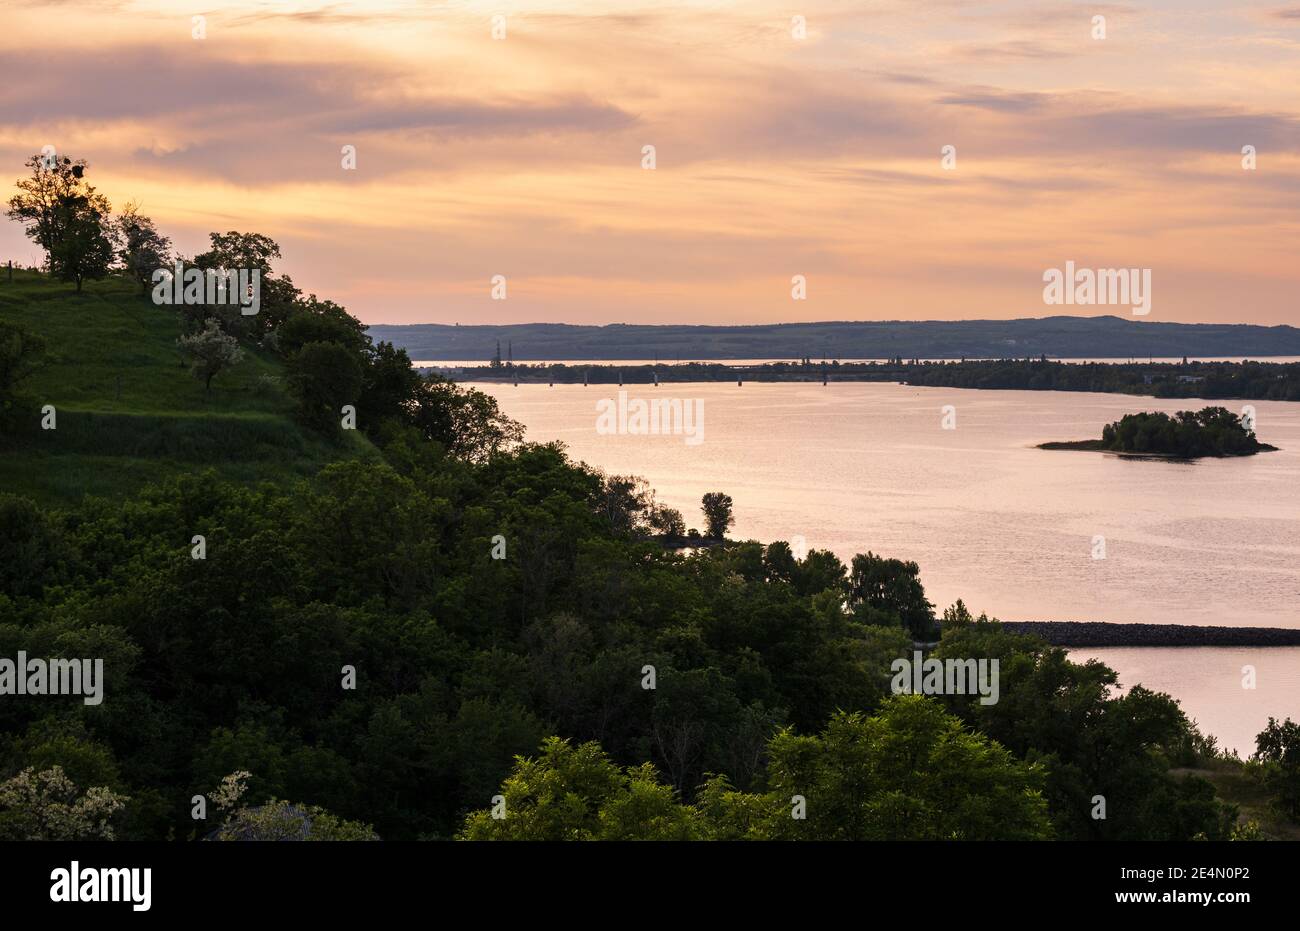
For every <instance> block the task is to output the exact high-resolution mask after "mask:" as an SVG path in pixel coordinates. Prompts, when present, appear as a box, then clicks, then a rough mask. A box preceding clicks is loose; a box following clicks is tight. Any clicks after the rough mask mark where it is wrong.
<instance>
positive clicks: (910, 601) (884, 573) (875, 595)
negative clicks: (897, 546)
mask: <svg viewBox="0 0 1300 931" xmlns="http://www.w3.org/2000/svg"><path fill="white" fill-rule="evenodd" d="M920 572H921V567H920V566H918V565H917V564H916V563H915V562H911V561H907V562H905V561H903V560H901V559H886V558H885V557H883V556H877V555H876V554H875V553H872V552H868V553H866V555H863V554H861V553H859V554H858V555H857V556H854V557H853V565H852V568H851V569H850V570H849V603H850V604H851V605H853V606H854V607H857V608H859V609H860V613H861V614H863V616H864V619H865V620H866V621H867V622H868V623H881V622H882V617H883V622H885V623H890V622H892V623H901V624H902V625H903V626H904V627H905V628H907V630H908V631H909V632H911V634H912V635H913V636H914V637H918V638H929V637H933V636H934V635H935V634H936V630H935V624H934V605H932V604H930V602H928V601H926V600H925V588H924V587H923V586H922V585H921V580H920V578H919V575H920Z"/></svg>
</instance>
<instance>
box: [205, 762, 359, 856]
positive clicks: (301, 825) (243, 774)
mask: <svg viewBox="0 0 1300 931" xmlns="http://www.w3.org/2000/svg"><path fill="white" fill-rule="evenodd" d="M251 777H252V773H250V772H248V771H247V770H240V771H239V772H234V773H231V774H230V775H228V776H226V777H225V778H223V779H222V780H221V784H220V785H219V786H218V787H217V788H216V789H214V790H213V792H212V793H211V795H209V799H210V800H211V802H212V807H213V808H214V809H216V810H217V811H218V812H220V813H222V814H223V815H224V821H223V823H222V825H221V827H219V828H217V830H216V831H214V832H213V833H212V834H211V835H209V839H211V840H217V841H377V840H379V835H377V834H376V833H375V830H374V828H372V827H371V826H370V825H368V824H362V823H361V822H358V821H345V820H344V819H342V818H339V817H338V816H337V815H334V814H332V813H330V812H328V811H326V810H325V809H324V808H321V807H319V806H316V805H294V804H292V803H290V802H286V801H284V800H283V799H274V798H273V799H271V800H270V801H268V802H266V803H265V804H263V805H239V800H240V798H241V797H242V796H243V794H244V791H245V789H246V784H245V783H246V780H247V779H249V778H251Z"/></svg>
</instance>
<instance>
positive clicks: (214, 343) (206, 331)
mask: <svg viewBox="0 0 1300 931" xmlns="http://www.w3.org/2000/svg"><path fill="white" fill-rule="evenodd" d="M176 344H177V345H178V346H179V347H180V349H181V353H182V354H183V355H184V356H185V357H186V358H188V359H189V360H190V371H191V372H192V373H193V374H194V377H195V378H198V379H200V380H201V381H202V382H203V389H204V391H207V392H211V390H212V379H213V378H215V377H216V375H217V373H219V372H220V371H222V370H223V369H227V368H230V367H231V366H233V365H238V364H239V362H240V361H241V360H242V359H243V358H244V351H243V350H242V349H240V348H239V340H237V339H235V337H233V336H230V335H228V334H227V333H226V332H225V331H223V330H222V329H221V323H220V322H219V321H218V320H216V319H215V318H212V319H210V320H208V322H207V324H206V325H205V326H204V327H203V329H202V330H200V331H199V332H197V333H191V334H190V335H188V336H182V337H181V338H180V339H178V340H177V341H176Z"/></svg>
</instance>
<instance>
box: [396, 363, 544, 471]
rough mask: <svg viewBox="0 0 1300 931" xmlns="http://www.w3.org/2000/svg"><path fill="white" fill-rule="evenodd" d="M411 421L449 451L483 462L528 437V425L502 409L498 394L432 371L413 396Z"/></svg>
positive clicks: (460, 456) (428, 437)
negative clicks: (478, 389) (474, 387)
mask: <svg viewBox="0 0 1300 931" xmlns="http://www.w3.org/2000/svg"><path fill="white" fill-rule="evenodd" d="M411 422H412V424H413V425H414V426H415V427H416V429H418V430H419V431H420V433H421V435H422V436H423V437H424V438H425V439H426V440H434V441H436V442H438V443H441V444H442V447H443V448H444V449H445V450H446V451H447V452H448V454H450V455H452V456H454V457H456V458H457V459H463V460H465V461H466V462H473V463H483V462H486V461H487V460H488V459H489V458H491V457H492V455H493V454H495V453H497V452H499V451H501V450H503V449H506V448H508V447H510V446H512V445H514V444H516V443H520V442H522V441H523V438H524V426H523V424H521V423H519V422H518V421H517V420H513V419H511V418H510V417H508V416H506V415H505V414H504V413H502V412H501V408H500V407H499V406H498V405H497V401H496V398H494V397H492V396H491V395H487V394H484V393H483V392H482V391H476V390H475V389H473V388H462V387H460V386H459V385H457V384H455V383H454V382H450V381H447V380H446V379H444V378H442V377H440V376H438V375H429V376H428V377H427V378H425V379H424V380H423V381H422V382H421V383H420V385H419V388H418V389H417V390H416V393H415V397H414V398H413V399H412V411H411Z"/></svg>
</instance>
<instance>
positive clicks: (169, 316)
mask: <svg viewBox="0 0 1300 931" xmlns="http://www.w3.org/2000/svg"><path fill="white" fill-rule="evenodd" d="M0 320H3V321H7V322H9V323H12V324H17V325H18V326H20V327H22V328H23V329H25V330H27V331H28V332H31V333H34V334H36V335H37V336H39V337H41V339H42V340H44V342H45V353H44V355H43V357H42V360H41V366H40V368H39V370H38V371H36V372H35V373H34V374H33V375H32V376H31V377H30V378H29V379H27V380H26V381H24V382H22V384H21V385H20V386H19V388H20V392H21V394H23V395H25V396H27V397H28V398H30V399H31V400H32V401H33V402H34V403H35V404H36V405H45V404H50V405H53V406H54V407H55V409H56V412H57V428H56V429H54V430H50V431H39V432H37V433H35V434H32V435H26V436H4V435H0V491H4V492H12V493H16V494H24V495H28V496H30V497H32V498H34V499H36V500H37V501H41V502H44V503H52V504H59V503H62V504H68V503H74V502H76V501H77V500H79V499H80V498H81V497H82V495H84V494H92V495H103V496H107V497H116V496H120V495H125V494H130V493H132V492H134V491H135V490H137V489H138V488H139V487H140V486H142V485H144V484H146V483H148V482H153V481H158V480H161V479H164V478H168V477H171V476H174V475H178V474H182V473H186V472H198V471H203V470H205V469H208V468H212V469H215V470H216V471H217V472H218V473H219V474H220V475H221V476H222V477H224V478H227V479H231V480H235V481H249V482H251V481H262V480H271V481H293V480H295V479H298V478H303V477H306V476H309V475H314V474H315V473H316V472H317V471H319V470H320V469H321V468H322V467H323V466H324V465H326V464H327V463H329V462H331V461H333V460H336V459H340V458H352V457H365V458H371V457H377V456H378V452H377V451H376V450H375V448H374V447H373V446H372V445H371V444H370V442H369V441H368V440H366V439H365V438H364V437H363V436H362V435H361V434H360V432H350V433H349V434H348V435H347V439H346V440H345V441H344V443H343V445H342V446H335V445H332V444H330V443H327V442H325V441H324V440H322V439H321V438H319V437H318V436H316V435H315V434H313V433H311V432H310V431H308V430H305V429H304V428H302V427H301V426H299V424H298V423H297V422H296V421H295V420H294V419H293V417H292V416H291V415H292V412H293V408H294V405H293V402H292V400H290V398H289V397H288V394H287V393H286V391H285V387H284V377H283V376H284V367H283V364H282V363H281V361H280V360H279V359H278V358H277V357H276V356H274V355H273V354H271V353H267V352H262V351H260V350H255V349H252V348H250V347H247V346H245V347H244V351H245V356H244V361H243V362H241V363H240V364H239V365H237V366H235V367H234V368H233V369H231V370H230V371H228V372H223V373H222V374H221V375H219V376H217V378H216V380H215V381H213V383H212V392H211V394H210V395H208V394H205V393H204V390H203V384H202V383H201V382H199V381H198V380H197V379H195V378H194V377H193V376H191V375H190V373H189V371H188V370H187V369H186V367H185V366H184V365H182V364H181V358H180V355H179V353H178V352H177V350H176V337H177V336H179V335H180V333H181V328H180V321H179V318H178V316H177V314H176V312H175V311H174V310H173V309H172V308H169V307H156V306H154V305H153V304H152V303H151V302H150V301H149V299H148V298H142V297H141V296H140V293H139V288H138V287H136V286H134V285H132V284H130V283H129V282H126V281H123V280H122V279H119V278H109V279H106V280H104V281H91V282H87V283H86V286H85V291H84V292H83V293H81V294H76V293H73V290H72V287H71V286H70V285H68V284H65V283H64V282H61V281H51V280H49V279H48V278H47V277H46V276H44V275H40V274H37V273H34V272H27V271H20V272H15V275H14V281H13V282H12V283H10V282H8V281H7V280H6V278H4V277H0Z"/></svg>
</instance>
